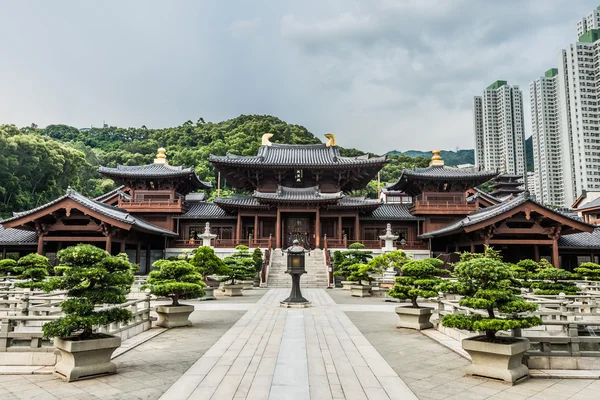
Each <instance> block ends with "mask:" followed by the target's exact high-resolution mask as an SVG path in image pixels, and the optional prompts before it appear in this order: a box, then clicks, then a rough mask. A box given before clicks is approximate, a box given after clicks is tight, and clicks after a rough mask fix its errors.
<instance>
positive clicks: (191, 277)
mask: <svg viewBox="0 0 600 400" xmlns="http://www.w3.org/2000/svg"><path fill="white" fill-rule="evenodd" d="M152 266H153V267H154V269H153V270H152V271H151V272H150V274H148V279H147V280H146V284H145V285H144V286H143V288H149V289H150V292H151V293H152V294H154V295H155V296H158V297H169V298H170V299H171V300H172V303H171V305H172V306H178V305H180V304H179V300H185V299H197V298H198V297H202V296H204V294H205V292H204V290H202V288H203V287H204V286H206V285H205V284H204V282H203V281H202V275H201V274H200V272H199V271H198V269H197V268H196V267H195V266H193V265H192V264H190V263H189V262H187V261H185V260H175V261H170V260H158V261H156V262H155V263H154V264H152Z"/></svg>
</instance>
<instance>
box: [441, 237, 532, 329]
mask: <svg viewBox="0 0 600 400" xmlns="http://www.w3.org/2000/svg"><path fill="white" fill-rule="evenodd" d="M490 250H491V249H490V248H486V252H485V253H483V254H477V255H475V256H466V257H461V261H460V262H458V263H457V264H456V265H455V267H454V273H455V275H456V277H457V278H458V281H459V283H460V284H461V285H460V289H461V294H462V295H464V296H465V297H463V298H462V299H461V300H460V302H459V304H460V305H461V306H464V307H469V308H473V309H476V310H484V311H485V312H486V314H487V315H485V316H484V315H480V314H471V315H464V314H451V315H445V316H444V317H443V318H442V321H441V322H442V325H443V326H446V327H449V328H458V329H465V330H469V331H477V332H485V335H486V338H487V340H488V341H496V333H497V332H498V331H501V330H510V329H515V328H529V327H532V326H536V325H540V324H541V323H542V321H541V320H540V319H539V318H538V317H534V316H521V315H520V314H521V313H525V312H532V311H535V310H536V309H537V305H536V304H533V303H528V302H526V301H525V300H523V299H521V298H519V297H517V296H516V295H515V294H514V292H513V290H512V288H511V279H513V271H512V270H511V268H510V266H508V265H507V264H506V263H504V262H502V260H501V259H499V253H498V252H496V251H493V250H492V251H490Z"/></svg>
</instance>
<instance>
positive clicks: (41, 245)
mask: <svg viewBox="0 0 600 400" xmlns="http://www.w3.org/2000/svg"><path fill="white" fill-rule="evenodd" d="M37 253H38V254H39V255H40V256H43V255H44V235H43V234H42V235H38V245H37Z"/></svg>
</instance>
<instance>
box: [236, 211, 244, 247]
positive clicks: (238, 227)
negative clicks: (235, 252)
mask: <svg viewBox="0 0 600 400" xmlns="http://www.w3.org/2000/svg"><path fill="white" fill-rule="evenodd" d="M241 236H242V214H240V213H239V212H238V215H237V224H236V226H235V243H236V244H240V240H241V239H242V238H241Z"/></svg>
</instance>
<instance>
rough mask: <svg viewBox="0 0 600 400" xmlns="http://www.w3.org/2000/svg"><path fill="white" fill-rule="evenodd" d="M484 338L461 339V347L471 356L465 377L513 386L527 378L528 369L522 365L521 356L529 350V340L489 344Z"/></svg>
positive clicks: (517, 339) (516, 339)
mask: <svg viewBox="0 0 600 400" xmlns="http://www.w3.org/2000/svg"><path fill="white" fill-rule="evenodd" d="M484 338H485V336H483V335H482V336H475V337H471V338H468V339H463V341H462V347H463V349H464V350H465V351H466V352H467V353H469V355H470V356H471V365H469V366H468V367H467V371H466V372H467V375H474V376H482V377H486V378H493V379H501V380H503V381H505V382H507V383H510V384H513V383H515V382H516V381H517V380H519V379H522V378H525V377H527V376H529V368H527V366H526V365H524V364H523V362H522V360H523V355H524V354H525V352H526V351H527V350H529V340H528V339H526V338H510V339H514V340H515V342H514V343H510V344H502V343H490V342H487V341H485V339H484Z"/></svg>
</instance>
